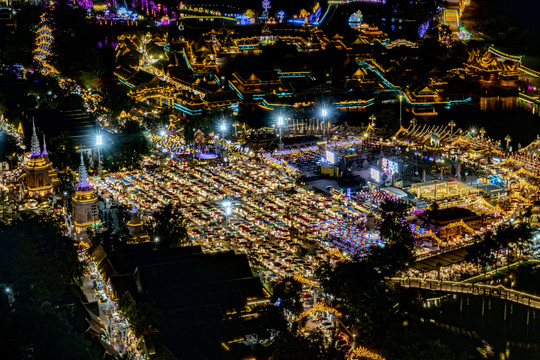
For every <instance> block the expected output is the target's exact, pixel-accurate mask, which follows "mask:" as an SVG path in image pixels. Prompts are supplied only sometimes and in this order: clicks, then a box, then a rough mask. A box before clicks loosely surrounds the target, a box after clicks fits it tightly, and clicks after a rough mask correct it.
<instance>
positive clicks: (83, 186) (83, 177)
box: [77, 151, 92, 190]
mask: <svg viewBox="0 0 540 360" xmlns="http://www.w3.org/2000/svg"><path fill="white" fill-rule="evenodd" d="M90 189H92V187H91V186H90V183H89V182H88V173H87V172H86V166H84V158H83V153H82V151H81V166H79V184H78V185H77V190H90Z"/></svg>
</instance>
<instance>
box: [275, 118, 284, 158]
mask: <svg viewBox="0 0 540 360" xmlns="http://www.w3.org/2000/svg"><path fill="white" fill-rule="evenodd" d="M284 123H285V119H284V118H283V115H279V116H278V118H277V126H278V128H279V149H280V150H283V140H282V133H283V124H284Z"/></svg>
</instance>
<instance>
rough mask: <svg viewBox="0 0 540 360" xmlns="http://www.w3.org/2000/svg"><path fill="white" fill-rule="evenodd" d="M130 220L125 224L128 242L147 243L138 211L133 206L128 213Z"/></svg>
mask: <svg viewBox="0 0 540 360" xmlns="http://www.w3.org/2000/svg"><path fill="white" fill-rule="evenodd" d="M129 215H130V219H129V221H128V222H127V224H126V225H127V228H128V231H129V237H130V238H129V240H128V242H135V243H139V242H144V241H148V238H149V237H148V234H147V233H146V231H144V227H143V221H142V219H141V216H140V213H139V209H137V208H136V207H135V205H133V208H132V209H131V210H130V211H129Z"/></svg>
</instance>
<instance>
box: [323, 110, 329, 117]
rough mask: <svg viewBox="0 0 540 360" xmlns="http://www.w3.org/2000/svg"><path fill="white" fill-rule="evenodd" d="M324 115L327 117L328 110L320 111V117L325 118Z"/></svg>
mask: <svg viewBox="0 0 540 360" xmlns="http://www.w3.org/2000/svg"><path fill="white" fill-rule="evenodd" d="M326 115H328V110H326V109H322V110H321V116H322V117H323V118H325V117H326Z"/></svg>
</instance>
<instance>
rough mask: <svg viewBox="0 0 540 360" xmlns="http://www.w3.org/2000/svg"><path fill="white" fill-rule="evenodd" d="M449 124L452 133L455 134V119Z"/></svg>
mask: <svg viewBox="0 0 540 360" xmlns="http://www.w3.org/2000/svg"><path fill="white" fill-rule="evenodd" d="M448 126H450V133H451V134H453V133H454V126H456V123H455V121H454V120H450V122H449V123H448Z"/></svg>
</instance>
